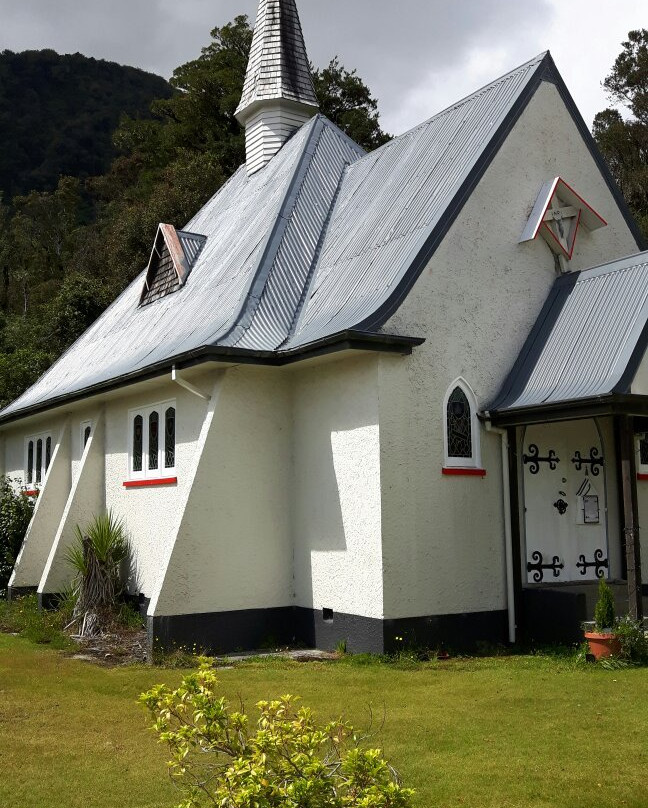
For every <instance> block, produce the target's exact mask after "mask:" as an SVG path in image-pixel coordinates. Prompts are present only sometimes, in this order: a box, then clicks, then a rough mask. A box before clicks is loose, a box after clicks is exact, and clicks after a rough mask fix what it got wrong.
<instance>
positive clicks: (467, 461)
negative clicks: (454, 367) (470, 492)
mask: <svg viewBox="0 0 648 808" xmlns="http://www.w3.org/2000/svg"><path fill="white" fill-rule="evenodd" d="M457 387H458V388H459V389H460V390H462V391H463V393H464V394H465V396H466V398H467V399H468V404H469V406H470V431H471V442H472V456H471V457H451V456H450V454H449V449H448V402H449V400H450V396H451V395H452V394H453V393H454V391H455V390H456V389H457ZM478 411H479V408H478V406H477V397H476V396H475V393H474V392H473V389H472V387H471V386H470V385H469V384H468V382H467V381H466V380H465V379H464V378H462V377H461V376H459V377H458V378H456V379H455V380H454V381H453V382H452V384H451V385H450V386H449V387H448V389H447V391H446V394H445V396H444V397H443V411H442V413H443V417H442V423H443V466H444V468H448V469H462V468H465V469H481V468H482V460H481V434H480V433H481V428H480V423H479V418H478V417H477V413H478Z"/></svg>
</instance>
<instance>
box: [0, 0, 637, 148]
mask: <svg viewBox="0 0 648 808" xmlns="http://www.w3.org/2000/svg"><path fill="white" fill-rule="evenodd" d="M298 5H299V10H300V13H301V18H302V26H303V28H304V33H305V36H306V45H307V48H308V53H309V56H310V58H311V60H312V61H313V62H314V63H315V64H316V65H319V66H322V65H324V64H326V63H328V61H329V60H330V59H331V57H333V56H335V55H336V54H337V55H339V57H340V59H341V61H342V63H343V64H344V65H345V66H346V67H347V68H352V67H355V68H357V70H358V73H359V74H360V75H361V76H362V78H363V79H364V80H365V81H366V82H367V83H368V84H369V86H370V87H371V89H372V91H373V93H374V95H375V96H376V97H377V98H378V99H379V103H380V110H381V113H382V123H383V128H384V129H386V130H387V131H389V132H391V133H393V134H399V133H401V132H403V131H405V130H406V129H408V128H410V127H412V126H414V125H416V124H417V123H420V122H421V121H423V120H425V119H426V118H429V117H430V116H431V115H433V114H434V113H435V112H438V111H439V110H441V109H443V108H444V107H445V106H447V105H448V104H450V103H452V102H453V101H456V100H458V99H459V98H461V97H462V96H464V95H466V94H467V93H469V92H471V91H472V90H474V89H477V88H478V87H480V86H481V85H483V84H485V83H487V82H489V81H491V80H492V79H494V78H496V77H497V76H499V75H501V74H502V73H505V72H506V71H508V70H510V69H511V68H513V67H515V66H517V65H518V64H522V63H523V62H525V61H527V60H529V59H530V58H532V57H533V56H535V55H537V54H538V53H540V52H541V51H544V50H547V49H550V50H551V51H552V53H553V56H554V59H555V60H556V62H557V64H558V68H559V70H560V71H561V72H562V75H563V77H564V78H565V80H566V82H567V85H568V86H569V88H570V90H571V91H572V94H573V95H574V97H575V99H576V103H577V104H578V106H579V107H580V109H581V112H582V113H583V115H584V117H585V119H586V121H587V123H588V124H591V122H592V119H593V117H594V114H595V113H596V112H597V111H598V110H600V109H602V108H604V107H605V106H607V103H608V102H607V100H606V97H605V94H604V92H603V90H602V89H601V81H602V80H603V78H604V77H605V76H606V75H607V73H608V72H609V69H610V67H611V66H612V63H613V62H614V59H615V57H616V56H617V54H618V53H619V51H620V49H621V42H622V41H623V40H624V38H625V36H626V34H627V32H628V31H629V30H630V29H632V28H641V27H648V3H646V0H614V2H610V0H443V2H441V0H298ZM256 6H257V2H256V0H0V20H1V23H0V49H3V50H4V49H9V50H14V51H20V50H25V49H30V48H53V49H54V50H57V51H59V52H60V53H75V52H77V51H78V52H80V53H83V54H85V55H87V56H95V57H97V58H103V59H110V60H113V61H117V62H120V63H122V64H129V65H134V66H136V67H141V68H144V69H145V70H150V71H152V72H154V73H158V74H160V75H162V76H165V77H167V78H168V77H169V76H170V75H171V73H172V72H173V69H174V68H175V67H177V66H178V65H180V64H182V63H183V62H186V61H189V60H190V59H193V58H195V57H196V56H198V55H199V53H200V48H201V47H202V46H204V45H206V44H207V43H208V41H209V31H210V30H211V28H213V27H214V26H216V25H222V24H223V23H225V22H228V21H229V20H231V19H233V18H234V17H235V16H236V15H237V14H242V13H243V14H248V15H250V16H251V17H252V18H254V16H255V14H256Z"/></svg>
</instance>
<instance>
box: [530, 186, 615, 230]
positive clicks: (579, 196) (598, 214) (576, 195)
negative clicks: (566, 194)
mask: <svg viewBox="0 0 648 808" xmlns="http://www.w3.org/2000/svg"><path fill="white" fill-rule="evenodd" d="M560 182H562V184H563V185H564V186H565V187H566V188H568V189H569V190H570V191H571V192H572V194H574V196H575V197H578V199H580V201H581V202H582V203H583V205H585V207H586V208H587V209H588V210H589V211H591V212H592V213H593V214H594V215H595V216H596V218H597V219H599V220H600V221H601V222H603V224H604V225H605V226H606V227H607V222H606V221H605V219H604V218H603V217H602V216H601V214H600V213H598V212H597V211H595V210H594V208H593V207H592V206H591V205H590V204H589V203H588V202H586V201H585V200H584V199H583V197H582V196H581V195H580V194H579V193H577V192H576V191H575V190H574V189H573V188H572V187H571V185H570V184H569V183H568V182H565V180H564V179H563V178H562V177H560ZM554 193H555V191H554ZM545 213H546V211H545Z"/></svg>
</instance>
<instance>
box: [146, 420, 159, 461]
mask: <svg viewBox="0 0 648 808" xmlns="http://www.w3.org/2000/svg"><path fill="white" fill-rule="evenodd" d="M148 428H149V445H148V467H149V470H151V471H155V470H156V469H158V468H159V464H160V461H159V457H160V416H159V415H158V414H157V412H155V410H153V412H152V413H151V414H150V415H149V424H148Z"/></svg>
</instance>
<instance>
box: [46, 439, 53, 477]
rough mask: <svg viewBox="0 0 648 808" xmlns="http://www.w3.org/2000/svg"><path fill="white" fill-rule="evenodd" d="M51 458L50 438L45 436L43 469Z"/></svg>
mask: <svg viewBox="0 0 648 808" xmlns="http://www.w3.org/2000/svg"><path fill="white" fill-rule="evenodd" d="M51 460H52V439H51V438H50V437H47V438H46V439H45V471H47V469H48V468H49V466H50V462H51Z"/></svg>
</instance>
